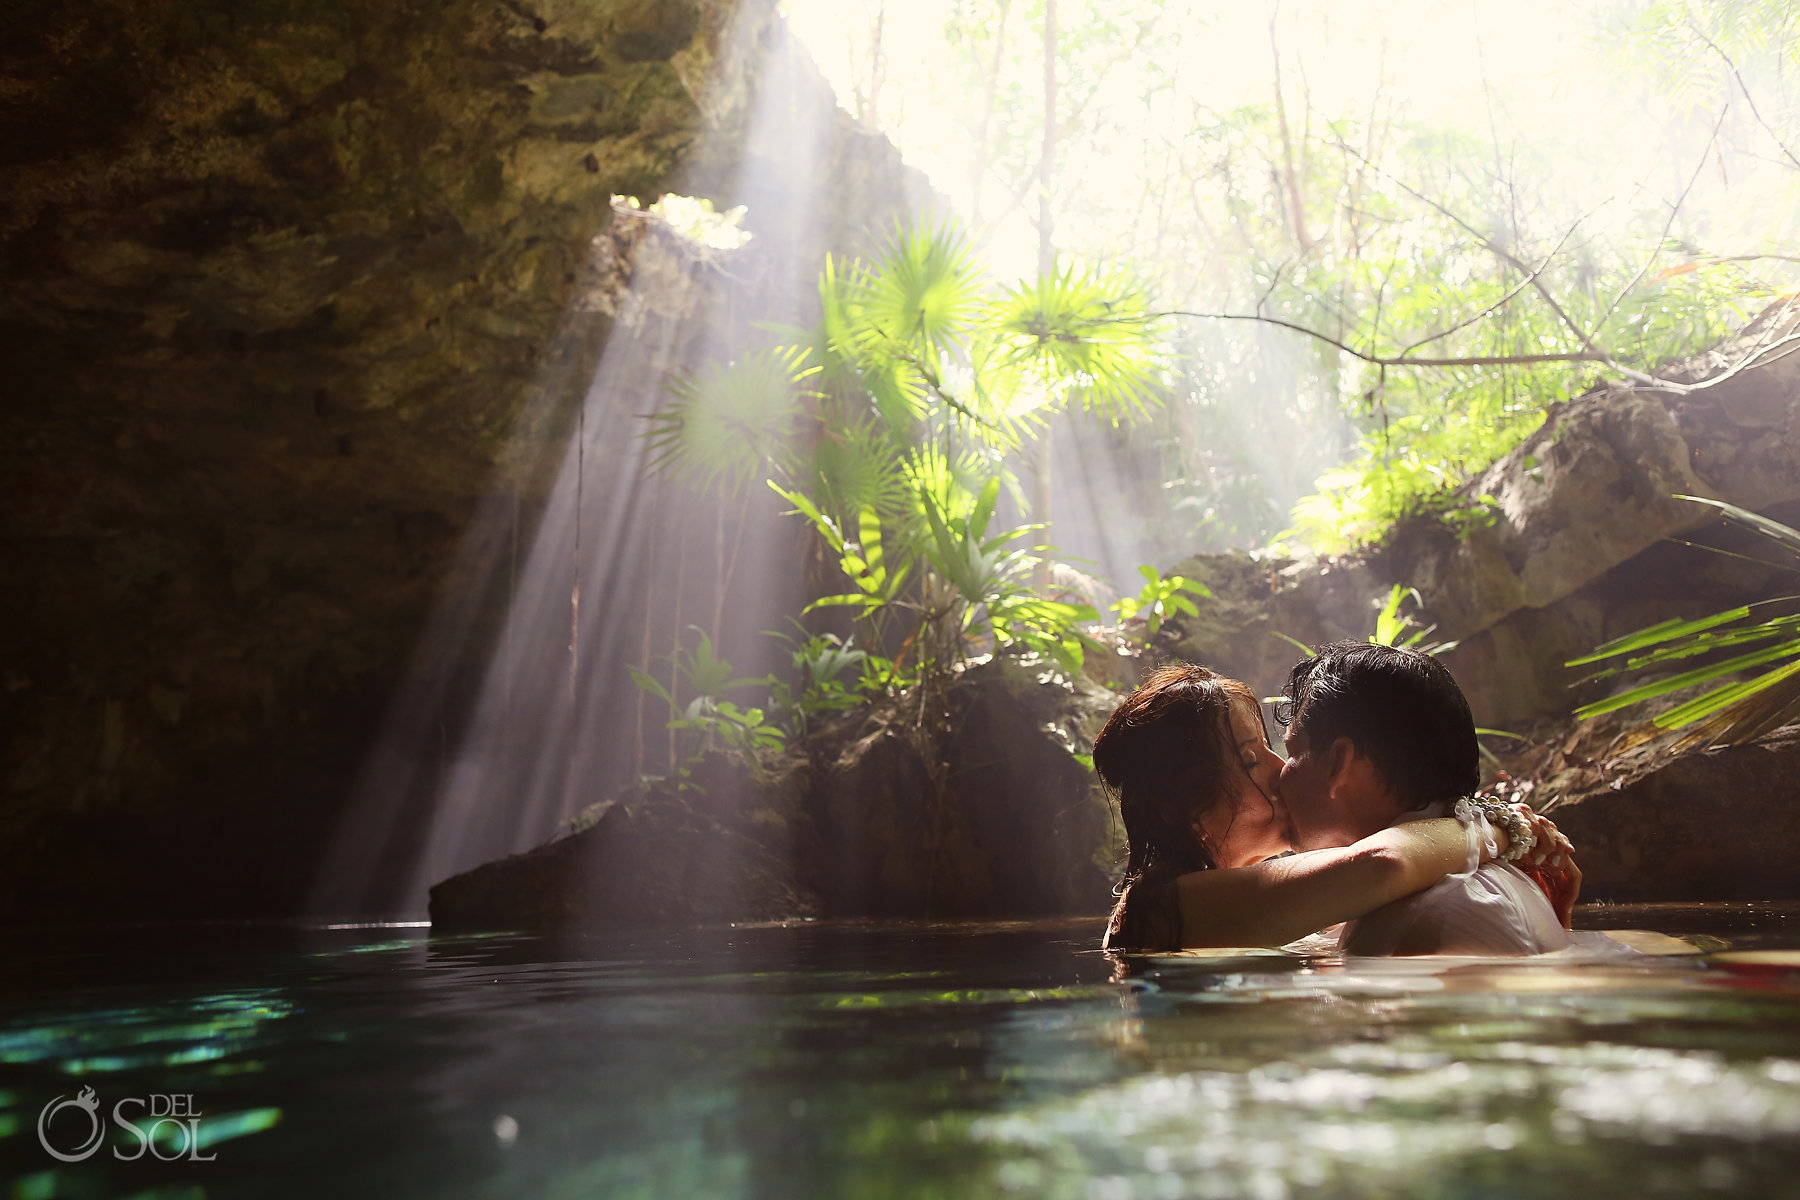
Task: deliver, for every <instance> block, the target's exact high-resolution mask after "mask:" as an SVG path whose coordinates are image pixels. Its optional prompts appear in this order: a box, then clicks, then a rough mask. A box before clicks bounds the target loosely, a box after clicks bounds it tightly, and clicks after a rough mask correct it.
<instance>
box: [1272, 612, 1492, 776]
mask: <svg viewBox="0 0 1800 1200" xmlns="http://www.w3.org/2000/svg"><path fill="white" fill-rule="evenodd" d="M1275 719H1276V720H1277V721H1279V722H1281V724H1282V725H1284V726H1286V727H1287V728H1288V730H1289V732H1290V735H1298V736H1299V737H1301V738H1302V739H1304V740H1305V743H1306V748H1307V752H1308V753H1324V752H1325V750H1326V749H1327V748H1329V747H1330V745H1331V743H1333V742H1334V741H1336V740H1337V739H1338V738H1340V737H1347V738H1349V739H1350V740H1351V741H1352V742H1354V743H1355V744H1356V748H1357V749H1358V750H1360V751H1361V752H1362V753H1364V754H1366V755H1368V756H1369V759H1370V761H1372V762H1373V763H1374V764H1375V766H1376V769H1378V770H1379V771H1380V772H1381V774H1382V777H1383V778H1385V779H1386V780H1387V782H1388V785H1389V786H1390V787H1392V788H1393V789H1394V791H1395V793H1396V794H1397V795H1398V796H1399V797H1400V798H1401V799H1402V800H1403V801H1404V802H1405V803H1406V805H1407V807H1408V808H1423V807H1424V806H1425V805H1427V804H1432V803H1435V802H1437V801H1440V800H1453V799H1455V798H1456V797H1458V796H1466V795H1468V794H1469V793H1471V792H1473V791H1474V790H1475V789H1476V788H1478V787H1480V786H1481V750H1480V748H1479V747H1478V746H1477V745H1476V742H1475V718H1474V717H1473V716H1471V715H1470V713H1469V702H1468V700H1467V699H1465V698H1464V697H1463V694H1462V689H1461V688H1459V687H1457V686H1456V680H1455V679H1454V678H1452V677H1451V675H1450V672H1449V670H1448V669H1446V668H1445V666H1444V664H1442V663H1440V662H1439V661H1438V660H1437V659H1435V658H1432V657H1431V656H1430V655H1429V654H1420V653H1419V652H1418V651H1416V650H1402V649H1400V648H1398V647H1396V646H1379V645H1375V644H1374V643H1371V642H1332V643H1330V644H1329V645H1326V646H1321V647H1319V650H1318V652H1317V653H1316V654H1315V655H1314V656H1313V657H1311V658H1308V659H1304V660H1302V661H1301V662H1299V663H1297V664H1295V666H1294V669H1293V670H1292V671H1290V672H1288V679H1287V698H1286V700H1285V701H1284V702H1283V703H1282V704H1280V705H1278V706H1277V707H1276V709H1275Z"/></svg>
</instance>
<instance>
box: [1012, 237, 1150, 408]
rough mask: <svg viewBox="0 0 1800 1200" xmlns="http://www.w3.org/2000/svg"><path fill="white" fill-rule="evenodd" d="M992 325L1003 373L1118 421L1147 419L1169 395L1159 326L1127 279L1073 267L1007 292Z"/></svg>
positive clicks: (1061, 399)
mask: <svg viewBox="0 0 1800 1200" xmlns="http://www.w3.org/2000/svg"><path fill="white" fill-rule="evenodd" d="M986 324H987V332H988V333H989V334H990V335H991V336H992V337H993V338H994V340H995V342H996V344H997V348H998V351H999V353H998V356H997V363H996V365H997V366H999V367H1002V368H1008V367H1011V368H1018V369H1019V370H1020V371H1021V374H1022V376H1023V379H1024V380H1025V381H1031V382H1035V383H1037V384H1039V385H1040V386H1042V387H1043V388H1044V390H1045V391H1046V392H1047V393H1049V394H1051V395H1052V396H1055V397H1057V398H1058V400H1060V401H1070V400H1072V401H1074V402H1076V403H1079V404H1080V405H1081V406H1082V407H1083V408H1085V409H1087V410H1088V411H1090V412H1095V413H1098V414H1100V415H1102V416H1105V417H1107V418H1109V419H1111V420H1113V421H1118V420H1121V419H1123V418H1127V417H1137V416H1140V415H1142V413H1143V412H1144V411H1145V410H1147V409H1148V408H1149V407H1150V405H1151V403H1152V402H1153V401H1154V400H1155V398H1156V397H1157V396H1158V394H1159V393H1160V392H1161V390H1162V383H1161V380H1160V377H1159V374H1158V366H1159V364H1158V362H1157V356H1156V340H1155V337H1154V334H1155V324H1156V320H1155V318H1154V317H1153V316H1152V315H1151V314H1150V312H1149V306H1148V305H1147V304H1146V303H1145V300H1144V297H1143V294H1142V292H1141V291H1140V290H1139V289H1137V288H1136V287H1135V286H1133V285H1131V284H1130V283H1128V282H1126V281H1124V280H1122V279H1118V278H1114V277H1109V276H1106V275H1102V274H1100V273H1098V272H1093V271H1082V272H1078V271H1077V270H1076V269H1075V268H1074V267H1069V268H1066V269H1064V270H1062V271H1060V272H1055V273H1052V274H1050V275H1046V276H1044V277H1042V278H1040V279H1038V280H1037V281H1036V282H1034V283H1025V284H1020V285H1019V286H1017V287H1014V288H1008V289H1005V290H1004V291H1003V292H1002V293H1001V295H1000V297H999V298H998V299H997V300H996V301H995V302H994V303H993V304H992V305H991V306H990V308H989V311H988V318H987V323H986Z"/></svg>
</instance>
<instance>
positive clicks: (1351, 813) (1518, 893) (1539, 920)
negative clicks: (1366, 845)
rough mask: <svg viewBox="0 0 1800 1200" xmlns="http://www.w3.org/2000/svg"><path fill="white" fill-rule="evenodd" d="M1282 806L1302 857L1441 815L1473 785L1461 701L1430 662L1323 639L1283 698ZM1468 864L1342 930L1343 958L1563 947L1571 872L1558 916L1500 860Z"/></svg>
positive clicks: (1475, 758)
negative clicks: (1285, 756)
mask: <svg viewBox="0 0 1800 1200" xmlns="http://www.w3.org/2000/svg"><path fill="white" fill-rule="evenodd" d="M1276 719H1277V720H1278V721H1280V722H1281V723H1282V724H1283V725H1285V726H1287V729H1288V735H1287V751H1288V763H1287V766H1286V767H1284V768H1283V769H1282V772H1281V784H1280V790H1281V797H1282V799H1283V800H1284V801H1285V802H1286V804H1287V807H1288V810H1289V812H1290V813H1291V814H1292V817H1293V821H1294V828H1295V833H1296V836H1297V840H1298V844H1299V847H1300V848H1301V849H1302V850H1319V849H1326V848H1329V847H1334V846H1348V845H1350V844H1351V843H1353V842H1356V841H1358V840H1359V839H1361V838H1364V837H1367V836H1368V835H1370V834H1372V833H1375V832H1377V831H1378V830H1382V829H1386V828H1387V827H1388V826H1390V825H1394V824H1397V823H1399V822H1401V821H1406V820H1418V819H1421V818H1425V817H1437V816H1445V815H1448V814H1449V812H1450V809H1451V807H1452V806H1454V804H1455V803H1456V801H1457V799H1458V798H1460V797H1462V796H1467V795H1469V794H1471V793H1473V792H1474V791H1475V790H1476V788H1478V787H1479V786H1480V783H1481V767H1480V750H1479V748H1478V747H1477V745H1476V741H1475V722H1474V719H1473V717H1472V716H1471V715H1470V713H1469V703H1468V700H1467V699H1465V698H1464V696H1463V694H1462V689H1461V688H1459V687H1457V686H1456V680H1455V679H1453V678H1452V677H1451V675H1450V672H1449V671H1448V670H1446V669H1445V668H1444V666H1443V664H1442V663H1439V662H1438V661H1437V660H1436V659H1434V658H1432V657H1431V656H1429V655H1426V654H1419V653H1417V652H1415V651H1411V650H1401V649H1397V648H1395V647H1392V646H1378V645H1373V644H1370V643H1367V642H1336V643H1333V644H1331V645H1328V646H1325V647H1322V648H1321V649H1320V650H1319V651H1318V653H1317V654H1316V655H1315V656H1313V657H1312V658H1309V659H1306V660H1305V661H1304V662H1301V663H1299V664H1298V665H1296V666H1295V667H1294V669H1293V671H1292V672H1290V673H1289V675H1288V683H1287V702H1286V703H1285V704H1284V705H1283V706H1281V708H1280V709H1278V710H1277V712H1276ZM1476 862H1477V857H1476V855H1475V854H1473V853H1471V856H1470V860H1469V864H1470V869H1469V870H1468V871H1467V872H1465V873H1463V874H1459V875H1452V876H1450V877H1448V878H1446V879H1444V880H1443V881H1441V882H1439V883H1437V884H1435V885H1433V886H1432V887H1429V888H1427V889H1425V890H1424V891H1423V892H1418V893H1416V894H1414V895H1412V896H1408V897H1406V898H1405V899H1404V900H1400V901H1396V902H1395V903H1393V904H1389V905H1387V906H1386V907H1384V908H1380V909H1377V910H1376V911H1374V912H1372V913H1370V914H1368V915H1367V916H1365V917H1363V918H1361V919H1359V920H1357V921H1352V922H1350V923H1349V924H1348V925H1346V926H1345V929H1344V934H1343V939H1342V943H1341V944H1342V946H1343V948H1344V950H1345V951H1346V952H1348V953H1353V954H1533V953H1537V952H1540V951H1544V950H1560V949H1562V948H1563V947H1564V946H1566V945H1568V944H1569V943H1568V937H1567V934H1566V933H1565V931H1564V923H1565V921H1566V919H1567V916H1568V910H1569V909H1570V908H1572V907H1573V905H1574V900H1575V892H1576V890H1577V889H1578V888H1579V885H1580V876H1579V873H1578V872H1574V873H1572V874H1571V875H1570V876H1568V877H1565V878H1560V879H1558V880H1556V881H1554V882H1555V884H1556V886H1557V890H1558V897H1557V899H1558V908H1560V909H1561V914H1560V915H1561V917H1562V919H1560V920H1559V919H1558V918H1559V913H1558V911H1557V909H1556V908H1552V906H1551V903H1550V901H1549V900H1548V899H1547V898H1546V896H1545V894H1544V891H1543V890H1541V889H1540V888H1539V887H1538V886H1537V885H1536V884H1534V883H1533V882H1532V881H1531V879H1530V878H1529V877H1528V876H1526V875H1525V874H1524V873H1523V872H1521V871H1520V870H1519V869H1518V868H1516V867H1514V866H1513V865H1511V864H1509V863H1499V862H1491V863H1488V864H1487V865H1485V866H1481V867H1480V868H1479V869H1476V865H1475V864H1476Z"/></svg>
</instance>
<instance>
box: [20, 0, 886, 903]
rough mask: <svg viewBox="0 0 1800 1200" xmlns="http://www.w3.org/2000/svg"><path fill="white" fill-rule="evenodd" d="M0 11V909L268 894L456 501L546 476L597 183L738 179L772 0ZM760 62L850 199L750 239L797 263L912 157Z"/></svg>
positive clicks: (297, 870) (309, 840)
mask: <svg viewBox="0 0 1800 1200" xmlns="http://www.w3.org/2000/svg"><path fill="white" fill-rule="evenodd" d="M0 30H3V32H4V36H3V37H0V277H3V278H4V281H5V286H4V288H0V356H3V362H4V367H5V382H4V384H3V385H0V386H4V388H5V391H6V402H5V403H4V404H3V405H0V469H3V470H4V471H5V473H6V477H7V479H8V481H9V484H8V487H7V488H6V491H5V493H4V498H3V499H0V536H4V538H5V552H4V554H0V595H4V596H5V597H6V604H5V610H4V611H5V616H6V619H5V620H4V621H3V622H0V680H3V681H4V687H3V688H0V728H3V729H4V734H3V736H4V745H3V747H0V770H3V772H4V782H3V788H4V790H3V793H0V920H7V919H27V918H33V917H39V916H50V915H62V916H97V915H111V916H130V917H132V918H143V917H149V916H157V915H169V916H175V915H194V914H208V915H216V914H255V913H285V912H290V911H293V909H294V907H295V905H296V904H297V903H298V898H299V897H300V896H301V894H302V893H303V892H304V890H305V888H306V886H307V883H308V879H309V876H310V874H311V872H312V870H313V868H314V865H315V861H316V859H317V857H318V853H319V848H320V846H321V845H322V843H323V842H324V840H325V839H326V838H327V836H328V835H329V832H330V830H331V828H333V827H334V825H335V824H336V821H337V817H338V813H337V811H336V810H337V807H338V806H339V805H340V804H341V803H342V802H343V797H344V796H345V795H346V793H347V790H348V784H349V781H350V780H351V779H352V778H353V777H354V775H355V773H356V771H357V769H358V766H359V764H360V763H361V761H362V759H363V756H364V754H365V753H366V751H367V749H368V745H369V741H370V739H371V737H372V736H374V734H375V731H376V730H377V729H378V728H379V726H380V724H381V720H382V714H383V711H384V708H385V706H386V705H387V703H388V701H389V699H390V697H391V695H392V693H393V691H394V688H395V687H396V683H397V680H398V679H399V678H400V677H401V675H402V672H403V671H404V670H405V669H406V666H407V662H408V658H409V655H411V654H412V653H413V651H414V648H415V644H416V642H417V639H418V636H419V631H420V629H421V628H422V626H423V625H424V623H425V621H426V620H427V617H428V614H429V613H430V612H431V611H432V608H433V605H434V603H436V602H439V601H440V600H441V597H442V596H443V595H444V594H446V593H452V594H454V593H456V592H457V591H458V590H459V589H460V590H461V591H463V592H471V591H479V590H480V589H481V588H483V587H486V586H487V585H488V584H489V582H490V581H489V580H488V579H487V578H485V577H483V576H480V575H479V574H478V573H477V574H470V575H468V576H467V577H462V576H459V574H458V572H459V570H462V568H461V567H459V563H466V562H467V561H469V557H468V556H467V555H460V556H459V553H458V548H459V545H460V543H461V542H462V540H463V536H464V534H465V532H466V531H467V529H468V528H469V522H470V520H471V518H472V515H473V514H474V513H475V512H476V511H477V509H478V507H479V505H480V501H481V499H482V497H483V496H484V495H487V494H488V493H489V492H490V491H491V490H493V489H495V488H497V487H505V488H509V489H512V490H513V491H514V492H515V493H518V494H521V495H522V496H523V497H524V506H525V511H526V513H527V518H528V519H529V514H530V512H531V511H532V509H531V506H532V505H533V504H534V503H541V499H542V495H543V493H544V491H545V489H546V488H547V486H548V482H549V477H550V473H551V468H552V467H553V465H554V462H555V461H556V457H557V451H558V449H559V448H560V446H561V445H562V444H563V443H564V441H565V439H566V436H567V430H568V425H569V422H570V418H571V415H572V413H573V401H574V400H575V398H577V397H579V396H580V395H581V394H582V392H583V390H584V389H585V388H586V387H587V385H588V382H589V380H590V379H591V377H592V373H593V369H594V365H595V360H596V356H597V355H598V353H599V350H600V347H601V346H602V345H603V344H604V342H605V339H606V336H607V334H608V331H609V327H610V316H609V313H608V312H607V311H606V309H605V306H601V305H593V304H582V303H578V302H577V301H578V300H579V297H580V295H581V293H582V292H583V290H584V289H592V288H594V287H596V286H600V285H601V283H602V282H603V281H597V280H596V279H595V275H594V273H595V271H596V270H598V269H600V268H602V267H604V265H605V264H604V263H600V262H597V259H596V255H595V245H596V242H595V239H596V237H597V235H600V234H601V233H602V232H603V231H604V230H606V229H607V227H608V222H609V219H610V212H611V207H610V198H611V197H612V195H613V194H614V193H623V194H627V195H635V196H638V197H640V198H642V199H643V200H644V201H646V202H648V201H649V200H652V199H654V198H655V197H656V196H657V195H658V194H660V193H661V192H662V191H664V190H685V191H688V192H690V193H699V194H706V195H712V196H714V197H715V198H716V199H717V200H718V201H719V202H720V203H721V205H728V204H732V203H737V202H739V200H740V199H741V197H739V196H737V195H736V194H734V188H739V187H740V183H741V181H742V180H744V179H746V178H750V177H752V176H753V174H754V173H749V172H746V171H745V170H744V166H745V164H744V163H743V162H742V161H740V160H741V154H738V153H737V151H735V150H734V147H741V145H742V139H741V138H740V137H738V136H736V131H737V130H739V129H741V127H742V125H743V123H744V122H745V120H746V119H747V114H748V113H749V112H750V111H751V109H752V107H753V105H754V103H755V101H756V99H757V96H758V93H757V80H756V79H755V78H754V72H755V63H756V62H757V57H756V55H754V54H751V53H748V52H747V48H753V47H765V48H766V47H767V45H769V44H770V43H772V42H778V41H780V40H782V39H784V38H785V37H786V35H785V32H784V31H783V29H782V28H781V26H780V23H779V20H778V17H777V15H776V12H775V6H774V3H773V0H745V2H744V3H742V4H733V3H730V2H729V0H539V2H536V3H524V2H515V0H508V2H505V3H478V2H473V0H431V2H399V3H396V2H391V0H326V2H322V3H305V4H303V3H296V2H292V0H250V2H234V0H74V2H72V3H62V4H55V5H52V4H48V3H39V2H36V0H28V2H27V3H24V4H20V5H14V6H12V7H10V8H9V10H8V11H7V12H6V13H5V14H3V15H0ZM786 86H787V88H788V91H787V93H785V99H784V101H783V102H784V103H788V104H790V105H798V106H802V107H805V106H811V107H813V108H815V109H816V108H819V107H820V106H823V109H824V111H825V116H824V118H823V119H824V121H825V122H826V124H827V125H828V126H829V128H830V130H831V143H830V144H831V158H830V160H829V161H827V162H825V163H824V164H822V165H821V166H820V167H819V177H818V178H816V179H815V178H807V179H796V180H793V181H791V183H792V186H794V187H796V188H805V187H810V186H814V185H818V186H819V190H820V191H821V193H822V194H823V195H825V196H826V197H827V199H828V201H829V203H828V204H827V205H826V206H825V207H826V208H827V209H828V210H829V211H832V212H838V213H847V214H850V215H849V216H840V217H834V218H832V221H831V222H826V221H822V220H821V221H820V222H818V223H817V226H818V227H817V228H816V229H812V230H784V231H780V233H779V234H776V235H773V236H775V237H776V240H777V242H779V243H780V244H783V245H785V246H787V247H789V248H790V249H791V250H793V251H794V252H795V253H802V254H805V255H809V256H812V257H816V256H818V255H820V254H822V253H824V252H825V251H826V250H828V249H834V248H836V249H842V248H844V247H845V246H846V245H847V244H848V243H849V242H851V241H852V240H853V239H854V238H855V237H856V236H858V234H859V231H861V230H864V229H866V228H867V227H868V226H869V225H870V224H872V223H876V222H879V221H880V220H881V219H883V218H885V219H888V220H891V218H892V214H893V213H894V212H895V211H897V209H898V208H900V207H904V204H905V199H904V197H905V194H906V192H907V189H908V188H909V187H910V188H911V189H912V191H913V193H914V194H917V192H918V185H917V182H916V180H911V179H910V178H908V177H906V174H905V171H904V168H903V167H902V166H901V164H900V163H899V160H898V156H897V155H896V154H895V153H894V151H893V149H892V147H891V146H889V145H888V144H887V143H886V142H885V140H884V139H879V138H871V137H869V136H867V135H866V134H863V133H861V132H860V131H858V130H856V129H855V128H854V127H853V125H852V124H851V123H850V122H849V121H848V119H847V118H845V117H843V116H842V114H840V113H838V112H837V111H836V109H835V106H834V105H833V103H832V101H831V98H830V93H829V90H828V89H827V88H826V87H825V85H824V84H823V81H822V80H820V79H818V78H817V77H816V72H815V73H814V75H813V76H811V77H805V78H801V79H800V80H799V81H798V82H796V81H794V80H788V81H787V83H786ZM768 174H769V172H767V171H764V172H762V176H763V177H767V175H768ZM758 199H759V200H760V201H765V202H766V201H767V200H768V199H770V197H767V196H763V197H758ZM751 219H752V222H753V223H754V221H755V220H756V216H755V215H754V214H753V216H752V218H751ZM782 238H785V241H782ZM602 240H604V239H602ZM618 403H621V404H625V403H629V404H634V405H636V406H637V407H639V408H641V407H643V398H642V397H635V396H633V397H620V398H619V399H618ZM477 599H478V600H479V597H477ZM487 607H489V608H491V606H487ZM474 608H475V609H476V610H477V614H478V624H479V623H480V621H484V620H485V621H490V622H491V615H489V616H482V615H481V613H482V612H484V611H485V610H484V609H483V605H482V604H480V603H476V604H475V605H474Z"/></svg>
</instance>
